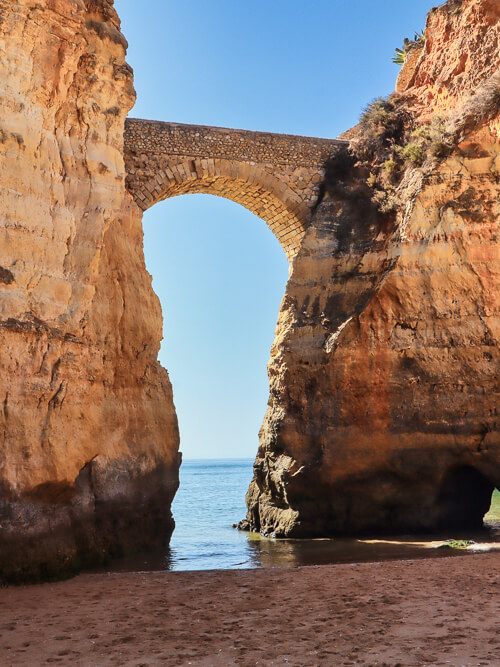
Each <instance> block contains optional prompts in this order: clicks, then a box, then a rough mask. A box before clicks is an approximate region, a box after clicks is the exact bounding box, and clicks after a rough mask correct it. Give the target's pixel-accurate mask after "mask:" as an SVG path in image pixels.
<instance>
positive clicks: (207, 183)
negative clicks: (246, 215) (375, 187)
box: [138, 158, 310, 260]
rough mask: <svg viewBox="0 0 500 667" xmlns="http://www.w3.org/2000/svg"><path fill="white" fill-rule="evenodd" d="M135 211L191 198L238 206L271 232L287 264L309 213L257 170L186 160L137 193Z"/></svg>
mask: <svg viewBox="0 0 500 667" xmlns="http://www.w3.org/2000/svg"><path fill="white" fill-rule="evenodd" d="M142 192H143V193H144V198H141V200H140V202H138V203H139V205H140V207H141V208H142V209H143V210H146V209H148V208H150V207H151V206H153V205H154V204H156V203H157V202H159V201H163V200H164V199H168V198H170V197H176V196H178V195H184V194H191V193H204V194H212V195H217V196H219V197H224V198H226V199H230V200H232V201H234V202H236V203H237V204H241V205H242V206H244V207H245V208H247V209H248V210H249V211H251V212H252V213H255V215H257V216H258V217H259V218H261V219H262V220H264V222H265V223H266V224H267V225H268V227H269V228H270V229H271V231H272V232H273V234H274V235H275V236H276V238H277V239H278V241H279V242H280V244H281V246H282V248H283V250H284V252H285V254H286V256H287V259H288V260H290V259H292V258H293V257H294V256H295V254H296V253H297V251H298V249H299V245H300V242H301V239H302V236H303V235H304V232H305V230H306V227H307V223H308V219H309V216H310V209H309V207H308V206H307V205H306V204H305V203H304V202H303V201H301V198H300V196H299V195H298V194H297V193H296V192H294V191H293V190H292V189H291V188H290V187H289V186H287V185H286V184H285V183H283V182H282V181H280V180H279V179H278V178H276V177H275V176H273V175H272V174H270V173H269V172H267V171H265V170H264V169H262V168H261V167H259V166H258V165H255V164H254V165H251V164H249V163H244V162H240V161H237V160H225V159H212V158H208V159H199V158H198V159H191V160H185V161H183V162H179V163H177V164H173V165H170V166H168V167H167V166H165V168H164V169H160V170H159V171H158V172H157V173H156V174H155V175H154V176H153V177H152V178H150V179H149V180H148V181H146V182H145V183H144V186H143V188H142Z"/></svg>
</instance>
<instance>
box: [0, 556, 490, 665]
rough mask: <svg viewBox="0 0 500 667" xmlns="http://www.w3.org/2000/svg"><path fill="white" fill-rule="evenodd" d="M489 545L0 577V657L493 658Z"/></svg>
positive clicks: (427, 661)
mask: <svg viewBox="0 0 500 667" xmlns="http://www.w3.org/2000/svg"><path fill="white" fill-rule="evenodd" d="M499 612H500V555H499V554H498V553H495V554H492V553H490V554H478V555H466V556H463V557H450V558H439V559H426V560H413V561H392V562H378V563H363V564H350V565H325V566H317V567H302V568H290V569H267V570H266V569H261V570H237V571H235V570H233V571H209V572H165V573H158V572H155V573H125V574H123V573H117V574H99V575H94V574H84V575H80V576H78V577H76V578H74V579H71V580H68V581H64V582H58V583H48V584H42V585H36V586H28V587H24V588H5V589H2V590H0V664H1V665H2V666H3V667H5V666H8V665H29V666H30V667H31V666H34V665H44V664H49V663H58V664H61V665H85V666H91V665H92V666H94V665H95V666H99V667H101V666H103V665H130V666H132V665H135V666H139V665H207V666H209V665H221V666H222V665H245V666H248V667H250V666H252V667H253V666H254V665H360V664H361V665H384V664H385V665H499V664H500V633H499V620H498V619H499Z"/></svg>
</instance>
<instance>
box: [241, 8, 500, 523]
mask: <svg viewBox="0 0 500 667" xmlns="http://www.w3.org/2000/svg"><path fill="white" fill-rule="evenodd" d="M499 33H500V5H499V4H498V2H497V1H496V0H463V1H461V2H458V1H455V0H450V1H449V2H447V3H446V4H445V5H443V6H442V7H440V8H438V9H435V10H433V11H432V12H431V13H430V15H429V17H428V21H427V27H426V43H425V47H424V48H423V49H422V52H421V54H420V56H419V58H418V59H415V58H414V59H412V63H411V65H409V66H411V67H412V71H410V72H409V71H408V69H407V71H406V72H405V74H404V77H402V79H400V81H402V80H404V81H407V84H406V85H401V88H403V91H402V93H400V95H399V96H398V97H396V98H394V101H393V102H390V104H388V105H386V106H384V105H383V103H379V105H380V106H379V109H378V112H379V113H378V116H377V118H378V120H377V121H376V122H378V123H380V126H381V127H382V126H383V124H384V123H385V124H386V126H385V127H386V128H387V122H390V114H389V111H388V110H390V109H396V107H397V109H396V110H397V111H398V113H399V116H398V117H399V118H403V119H404V121H403V126H406V127H410V128H412V129H411V132H410V134H408V132H409V131H408V130H405V129H404V127H403V126H402V128H403V129H401V132H400V134H401V137H402V136H403V134H404V132H406V136H407V139H406V140H405V141H406V143H405V142H403V145H401V146H400V147H399V150H396V149H398V147H397V146H395V145H394V143H395V142H396V141H397V140H399V139H401V137H399V138H398V136H396V135H397V132H396V130H394V128H393V131H392V135H390V137H389V135H387V136H388V137H389V139H388V141H387V145H386V146H385V148H384V147H383V146H382V148H383V149H384V150H386V151H391V153H390V156H391V155H392V156H393V157H390V156H389V157H388V156H387V155H386V156H385V158H384V157H382V160H383V161H380V160H379V163H378V166H377V167H375V161H374V160H372V161H371V162H370V161H368V162H367V161H366V160H365V161H364V162H363V160H361V161H358V163H357V165H356V166H354V158H353V163H352V164H349V159H350V156H346V158H345V163H344V164H343V165H342V164H339V162H338V161H337V163H336V164H333V165H332V166H331V167H330V169H329V172H328V171H327V183H326V184H325V190H326V192H327V195H326V196H325V198H324V199H323V201H322V202H321V203H320V204H319V206H318V208H317V210H316V213H315V215H314V217H313V219H312V222H311V224H310V227H309V228H308V230H307V232H306V235H305V238H304V241H303V243H302V246H301V249H300V251H299V253H298V255H297V257H296V259H295V261H294V264H293V269H292V273H291V277H290V280H289V283H288V286H287V290H286V295H285V297H284V300H283V303H282V305H281V310H280V315H279V321H278V327H277V332H276V339H275V342H274V345H273V348H272V353H271V356H272V358H271V361H270V363H269V377H270V401H269V408H268V411H267V414H266V417H265V420H264V424H263V427H262V430H261V434H260V447H259V452H258V455H257V458H256V461H255V465H254V471H255V475H254V480H253V481H252V483H251V486H250V489H249V491H248V494H247V505H248V515H247V521H246V522H243V523H244V526H246V527H249V528H252V529H254V530H260V531H261V532H263V533H265V534H272V535H278V536H306V535H309V536H311V535H312V536H314V535H334V534H338V533H360V532H364V533H367V532H391V531H400V530H413V531H415V530H434V529H436V528H446V527H450V528H451V527H466V526H477V525H480V523H481V521H482V517H483V514H484V513H485V512H486V511H487V509H488V507H489V502H490V499H491V494H492V491H493V488H494V487H495V486H497V487H500V431H499V429H500V423H499V420H498V408H499V405H500V396H499V394H500V391H499V383H498V370H499V368H500V363H499V362H500V354H499V337H500V335H499V334H500V331H499V301H500V292H499V283H500V257H499V246H498V224H499V214H500V197H499V195H500V188H499V181H500V143H499V139H500V137H499V131H500V77H499V76H498V68H499V64H500V49H499ZM390 105H392V106H390ZM374 109H375V112H377V108H376V105H375V107H374ZM436 114H439V117H437V115H436ZM388 119H389V121H388ZM424 123H427V124H426V125H424ZM419 128H420V129H419ZM422 128H423V129H422ZM383 131H385V130H380V129H379V128H378V127H376V128H375V131H373V132H372V137H371V139H372V140H373V141H374V142H375V144H376V142H379V143H380V137H381V135H383ZM438 131H439V133H440V137H441V139H440V140H439V141H437V139H436V133H438ZM408 136H409V139H408ZM350 138H353V142H352V145H353V150H354V152H355V154H363V151H364V150H365V152H366V146H363V140H364V138H363V132H362V127H359V126H358V128H357V132H356V131H355V132H353V133H351V134H350ZM391 142H392V144H391ZM426 151H428V152H426ZM372 157H373V156H372ZM394 157H395V158H396V161H395V159H394ZM400 158H401V160H402V162H401V165H402V167H401V166H400V168H401V169H402V173H401V174H400V176H399V177H398V178H396V179H395V177H394V175H393V173H392V172H393V171H394V170H397V168H398V165H397V159H400ZM412 162H413V163H412ZM367 168H368V169H375V168H377V169H378V172H377V173H378V174H379V173H380V172H382V174H383V176H384V178H383V179H382V180H383V182H384V183H385V186H386V187H385V190H384V187H382V186H381V188H380V189H379V190H377V191H375V190H372V195H373V196H371V195H370V194H369V193H368V191H367V189H368V188H369V186H373V184H374V183H375V182H376V181H377V178H379V176H377V177H375V176H374V174H372V175H371V177H370V176H369V174H367V173H366V172H367ZM367 176H368V178H367ZM370 179H371V180H370ZM384 179H385V181H384ZM377 197H378V199H377ZM384 197H385V199H384Z"/></svg>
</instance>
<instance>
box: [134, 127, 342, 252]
mask: <svg viewBox="0 0 500 667" xmlns="http://www.w3.org/2000/svg"><path fill="white" fill-rule="evenodd" d="M347 143H348V142H346V141H339V140H336V139H315V138H313V137H300V136H293V135H287V134H272V133H268V132H249V131H246V130H232V129H226V128H221V127H206V126H202V125H182V124H180V123H163V122H159V121H149V120H140V119H135V118H129V119H128V120H127V122H126V125H125V166H126V170H127V186H128V189H129V190H130V192H131V193H132V195H133V197H134V199H135V201H136V202H137V204H138V206H140V208H141V209H142V210H146V209H147V208H149V207H150V206H152V205H153V204H155V203H156V202H159V201H161V200H163V199H167V198H168V197H175V196H176V195H182V194H187V193H194V192H203V193H208V194H213V195H219V196H220V197H225V198H226V199H231V200H232V201H234V202H237V203H238V204H241V205H242V206H244V207H245V208H247V209H249V210H250V211H252V213H255V214H256V215H258V216H259V217H260V218H262V219H263V220H264V221H265V222H266V224H267V225H268V227H269V228H270V229H271V231H272V232H273V233H274V235H275V236H276V238H277V239H278V241H279V242H280V244H281V246H282V247H283V250H284V251H285V253H286V256H287V258H288V259H289V260H290V259H292V258H293V257H294V255H295V254H296V252H297V250H298V249H299V246H300V242H301V239H302V236H303V234H304V232H305V230H306V228H307V225H308V223H309V219H310V216H311V210H312V208H313V206H314V204H315V203H316V201H317V198H318V188H319V184H320V183H321V181H322V178H323V171H324V164H325V161H326V160H327V159H328V158H329V157H331V156H332V155H333V154H334V153H335V152H336V151H338V150H339V148H340V147H342V146H345V145H347Z"/></svg>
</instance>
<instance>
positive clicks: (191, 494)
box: [106, 459, 500, 571]
mask: <svg viewBox="0 0 500 667" xmlns="http://www.w3.org/2000/svg"><path fill="white" fill-rule="evenodd" d="M252 464H253V459H229V460H228V459H224V460H211V459H210V460H187V461H184V462H183V464H182V466H181V471H180V488H179V491H178V492H177V495H176V497H175V500H174V502H173V505H172V511H173V514H174V518H175V522H176V528H175V531H174V534H173V536H172V540H171V543H170V547H169V548H168V549H166V550H165V551H164V552H162V553H156V554H141V555H139V556H134V557H133V558H127V559H123V560H122V561H118V562H115V563H113V564H112V565H111V566H110V567H109V568H106V569H107V570H108V571H109V570H113V571H121V570H134V571H142V570H158V569H160V570H161V569H169V570H212V569H238V568H258V567H294V566H297V565H322V564H327V563H348V562H363V561H376V560H386V559H393V558H419V557H421V558H428V557H436V556H449V555H455V554H457V553H458V552H457V550H450V549H436V548H431V545H430V540H436V536H433V537H432V538H429V540H427V539H426V538H425V537H418V538H415V537H414V536H401V537H399V538H395V539H391V540H387V541H374V542H369V541H364V540H356V539H346V538H342V539H323V540H270V539H266V538H262V537H261V536H259V535H256V534H251V533H250V534H249V533H243V532H241V531H238V530H236V529H234V528H233V527H232V526H233V524H235V523H237V522H238V521H239V520H240V519H242V518H244V516H245V514H246V507H245V493H246V491H247V488H248V485H249V483H250V480H251V478H252ZM487 521H488V523H489V525H490V530H489V531H488V532H487V533H484V534H483V533H481V534H480V535H456V536H455V535H454V536H446V537H445V536H443V539H447V538H448V537H457V538H460V539H463V538H466V537H469V538H470V539H474V540H475V541H477V542H486V541H487V542H492V541H495V542H500V493H499V492H498V491H495V494H494V497H493V504H492V509H491V510H490V513H489V514H488V516H487Z"/></svg>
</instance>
